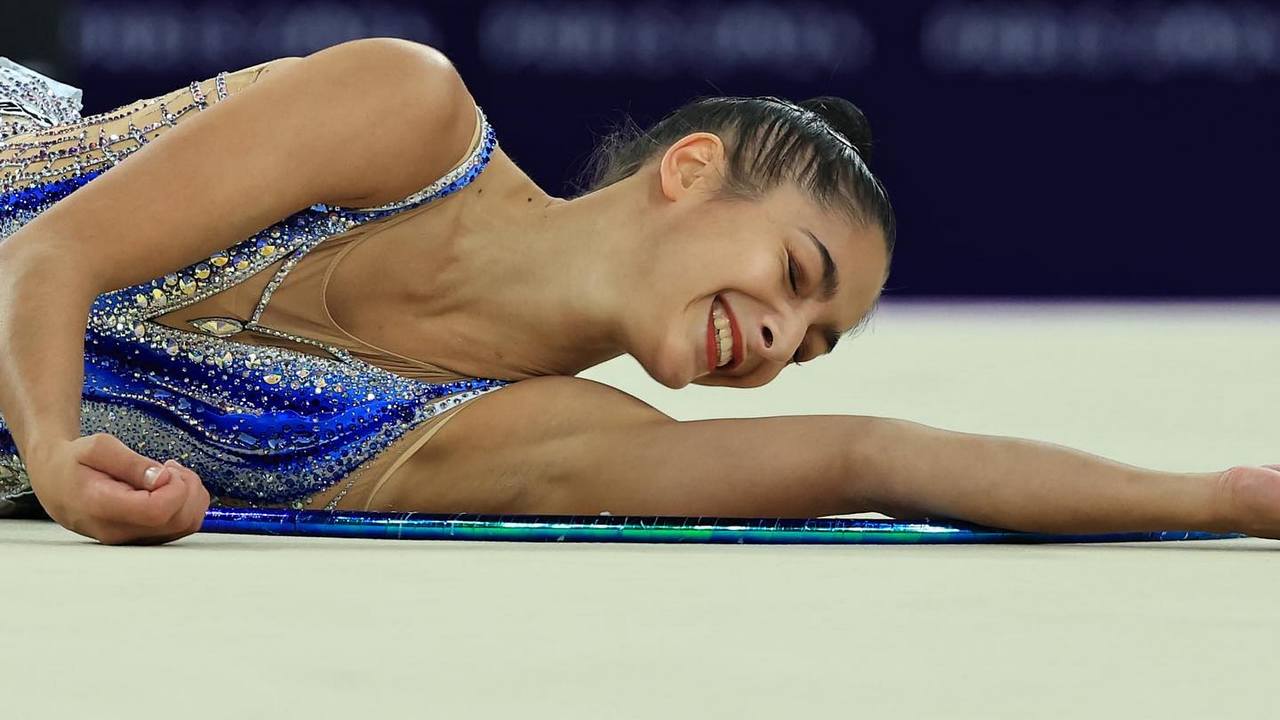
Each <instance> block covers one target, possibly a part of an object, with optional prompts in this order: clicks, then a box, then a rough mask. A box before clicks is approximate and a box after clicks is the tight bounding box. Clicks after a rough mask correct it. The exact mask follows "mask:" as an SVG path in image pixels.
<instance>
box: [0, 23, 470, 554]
mask: <svg viewBox="0 0 1280 720" xmlns="http://www.w3.org/2000/svg"><path fill="white" fill-rule="evenodd" d="M206 85H209V83H206ZM206 89H207V90H211V89H212V88H206ZM207 94H208V95H209V96H210V97H212V96H213V93H212V92H209V93H207ZM475 122H476V120H475V110H474V102H473V101H472V100H471V97H470V95H469V93H468V92H467V90H466V88H465V87H464V85H463V84H462V81H461V79H460V78H458V76H457V73H456V72H454V70H453V68H452V66H450V65H449V63H448V62H447V60H445V59H444V58H443V56H441V55H440V54H439V53H438V52H436V51H434V50H432V49H431V48H427V47H425V46H421V45H417V44H414V43H408V42H405V41H399V40H365V41H356V42H351V43H346V44H344V45H339V46H335V47H333V48H329V49H327V50H324V51H321V52H318V53H316V54H314V55H312V56H309V57H307V58H303V59H301V60H298V61H295V62H291V63H288V64H286V65H284V66H283V67H280V68H278V69H273V70H272V71H271V72H269V73H267V74H265V75H264V76H263V77H262V78H261V79H260V80H259V81H258V82H256V83H254V84H252V85H250V86H248V87H246V88H244V89H243V90H241V91H240V92H239V93H238V94H236V95H233V96H232V97H229V98H227V99H226V100H223V101H221V102H218V103H216V104H214V105H213V106H211V107H209V108H208V109H207V110H205V111H203V112H200V113H192V114H189V115H188V116H186V117H185V118H184V119H183V120H182V121H181V122H180V123H179V124H178V125H177V126H176V127H173V128H171V129H168V130H166V131H165V132H164V133H163V134H162V135H161V136H159V137H157V138H156V139H154V140H152V141H151V142H150V143H149V144H147V145H146V146H145V147H143V148H141V149H139V150H138V151H137V152H136V153H134V154H133V155H132V156H130V157H129V158H127V159H126V160H124V161H122V162H121V163H120V164H119V165H118V166H117V167H115V168H112V169H111V170H109V171H108V172H106V173H105V174H103V175H102V177H100V178H98V179H95V180H94V181H93V182H90V183H89V184H88V185H86V186H84V187H83V188H81V189H79V190H77V191H76V192H75V193H73V194H72V195H70V196H69V197H67V198H65V199H64V200H62V201H60V202H59V203H57V204H55V205H54V206H53V207H51V208H50V209H48V210H46V211H45V212H44V213H42V214H41V215H40V216H39V217H37V218H35V219H34V220H32V221H31V222H30V223H28V224H27V225H26V226H25V227H23V228H22V229H21V230H19V231H18V232H16V233H14V234H13V235H12V236H11V237H10V238H9V239H7V240H6V241H5V242H4V243H3V244H0V274H2V276H3V277H4V278H5V282H4V283H3V289H0V347H4V348H5V361H4V362H3V363H0V412H2V413H3V415H4V418H5V420H6V422H7V423H8V425H9V427H10V429H11V430H12V432H13V434H14V438H15V442H17V444H18V448H19V451H20V453H21V454H22V456H23V459H24V461H25V462H26V463H27V467H28V470H29V471H30V472H31V477H32V484H33V487H35V488H36V492H37V494H38V495H40V497H41V500H42V501H46V503H45V504H46V508H47V509H49V510H50V512H51V514H53V515H54V517H55V519H58V520H59V521H62V522H63V524H67V525H69V526H72V527H76V529H85V530H87V531H89V532H90V533H91V534H92V533H93V532H95V531H96V530H97V529H99V528H101V527H103V524H102V523H99V522H97V521H96V520H94V521H92V522H79V523H77V522H76V515H77V514H78V513H79V512H80V511H81V510H84V508H79V509H77V507H76V503H79V502H81V501H85V502H88V503H89V504H90V505H92V503H93V499H94V498H98V497H104V498H110V497H114V495H112V494H110V493H107V494H105V495H103V494H102V493H100V492H99V491H88V494H86V493H85V492H75V493H66V492H62V491H61V490H63V489H65V488H60V486H59V484H60V483H66V482H71V481H72V480H71V479H70V478H67V477H65V476H66V475H67V474H68V473H72V472H73V470H74V468H75V465H74V463H71V462H70V461H68V460H67V459H66V452H65V451H66V448H67V447H68V444H69V443H70V442H71V441H72V440H74V439H76V438H77V437H78V435H79V427H80V423H79V413H80V391H81V386H82V383H83V353H84V346H83V342H84V340H83V337H84V330H85V322H86V318H87V314H88V309H89V307H90V305H91V303H92V302H93V300H94V298H95V297H97V296H98V295H99V294H101V293H103V292H107V291H110V290H114V289H117V288H121V287H126V286H129V285H132V284H136V283H139V282H144V281H146V280H148V279H151V278H154V277H159V276H161V275H164V274H165V273H167V272H171V271H173V270H175V269H177V268H180V267H184V266H186V265H189V264H191V263H194V262H197V261H199V260H200V259H202V258H206V257H208V256H209V255H211V254H212V253H214V252H216V251H218V250H220V249H223V248H225V247H227V246H229V245H231V244H233V243H235V242H236V241H238V240H240V239H242V238H244V237H246V236H248V235H250V234H252V233H253V232H255V231H257V230H260V229H261V228H263V227H266V226H267V225H269V224H271V223H273V222H276V221H278V220H279V219H281V218H283V217H287V216H288V215H290V214H292V213H293V212H296V211H298V210H300V209H302V208H305V207H307V206H309V205H312V204H315V203H317V202H325V203H332V204H336V205H350V206H363V205H374V204H380V203H383V202H389V201H392V200H395V199H398V198H400V197H404V196H406V195H409V194H411V193H412V192H415V191H417V190H418V189H420V188H421V187H423V186H425V185H427V184H429V183H431V182H433V181H434V180H435V179H436V178H438V177H439V176H440V175H442V174H443V173H445V172H447V171H448V169H449V168H450V167H451V166H452V164H453V163H454V162H455V161H456V160H457V158H458V157H459V156H461V155H462V154H463V153H464V152H465V150H466V148H467V147H468V145H469V143H470V141H471V137H472V133H473V130H474V125H475ZM55 455H57V456H60V457H62V460H61V461H57V462H55V461H53V460H47V458H50V457H51V456H55ZM130 467H139V468H142V467H145V464H144V465H137V464H136V463H135V465H132V466H130ZM192 477H194V476H192ZM116 479H117V480H126V481H128V482H129V483H130V484H131V485H133V486H134V487H135V488H145V487H147V486H146V485H145V484H144V482H143V478H142V477H141V476H138V477H128V478H124V477H116ZM82 489H83V488H82ZM50 500H51V501H52V502H48V501H50ZM180 500H182V499H180V498H179V499H174V500H173V501H172V502H174V503H178V502H179V501H180ZM178 507H179V505H174V506H173V508H171V509H174V512H177V509H176V508H178ZM132 508H134V505H127V506H125V505H121V506H119V507H116V508H115V510H114V512H115V513H116V514H115V516H114V517H117V519H119V520H122V521H123V520H128V521H129V522H131V523H133V524H134V525H141V526H143V527H145V526H147V525H149V524H150V521H151V520H154V519H155V518H156V517H159V516H160V515H161V514H163V513H160V512H158V511H157V512H155V513H153V514H151V515H146V516H145V517H142V516H137V515H136V514H130V513H132V512H134V511H133V509H132ZM126 534H127V533H126ZM95 536H98V535H95Z"/></svg>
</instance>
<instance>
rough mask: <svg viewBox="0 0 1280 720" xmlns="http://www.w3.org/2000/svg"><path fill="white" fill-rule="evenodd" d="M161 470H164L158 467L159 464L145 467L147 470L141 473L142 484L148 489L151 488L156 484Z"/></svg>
mask: <svg viewBox="0 0 1280 720" xmlns="http://www.w3.org/2000/svg"><path fill="white" fill-rule="evenodd" d="M162 472H164V468H162V467H160V466H159V465H154V466H152V467H149V468H147V471H146V472H145V473H143V474H142V477H143V483H142V484H143V485H146V486H147V489H148V490H150V489H151V488H153V487H155V486H156V481H157V480H159V479H160V473H162Z"/></svg>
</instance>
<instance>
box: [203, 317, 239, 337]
mask: <svg viewBox="0 0 1280 720" xmlns="http://www.w3.org/2000/svg"><path fill="white" fill-rule="evenodd" d="M190 323H191V325H192V326H194V327H195V329H197V330H199V331H200V332H202V333H205V334H208V335H213V336H214V337H220V338H221V337H231V336H232V335H235V334H236V333H238V332H240V331H241V330H244V324H243V323H241V322H240V321H239V320H234V319H232V318H223V317H209V318H197V319H195V320H191V321H190Z"/></svg>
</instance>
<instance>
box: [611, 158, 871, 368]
mask: <svg viewBox="0 0 1280 720" xmlns="http://www.w3.org/2000/svg"><path fill="white" fill-rule="evenodd" d="M723 167H724V147H723V144H722V143H721V141H720V139H719V138H718V137H716V136H715V135H712V134H710V133H694V134H692V135H689V136H686V137H685V138H683V139H682V140H680V141H679V142H677V143H676V144H674V145H672V146H671V148H669V149H668V151H667V152H666V154H665V155H664V156H663V157H662V159H661V161H660V162H658V163H656V166H655V164H653V163H651V164H650V165H649V166H646V169H645V170H644V171H642V172H650V173H654V174H655V175H651V176H650V183H649V188H650V189H651V197H652V198H653V207H652V209H653V212H654V216H653V217H652V218H649V219H647V220H649V222H646V225H645V226H646V228H647V231H646V241H645V242H646V245H645V247H646V254H645V255H644V258H643V260H642V262H641V267H640V268H637V270H638V271H639V272H640V273H641V277H642V278H643V279H644V281H645V282H644V283H643V285H642V286H643V287H645V288H646V290H645V292H651V293H652V294H651V296H650V297H647V298H644V300H643V301H638V302H636V303H635V305H634V307H635V308H636V310H639V309H640V308H644V309H645V310H644V312H643V314H640V313H637V314H636V315H634V316H633V318H632V319H633V320H634V323H635V326H634V327H633V329H632V337H633V345H634V346H635V347H634V348H633V350H632V352H631V354H632V355H633V356H634V357H635V358H636V359H637V360H638V361H639V362H640V364H641V365H642V366H644V368H645V370H646V371H648V373H649V374H650V375H651V376H652V377H653V378H654V379H656V380H658V381H659V382H661V383H662V384H664V385H666V386H668V387H672V388H678V387H683V386H685V385H687V384H688V383H691V382H692V383H697V384H699V385H723V386H729V387H758V386H760V385H764V384H765V383H767V382H769V381H770V380H772V379H773V378H774V377H776V376H777V375H778V373H779V372H781V370H782V368H784V367H786V366H787V365H788V364H789V363H791V362H792V361H796V360H798V361H800V362H804V361H807V360H812V359H814V358H816V357H818V356H820V355H824V354H826V353H827V352H829V351H830V348H831V346H832V345H833V343H834V341H835V339H837V338H838V337H839V336H840V335H841V334H842V333H844V332H846V331H848V330H849V329H850V328H852V327H855V326H856V325H857V324H858V323H859V322H860V321H861V320H862V318H863V317H864V316H865V315H866V314H867V313H869V312H870V311H871V310H872V308H873V307H874V305H875V302H876V300H877V298H878V297H879V295H880V291H881V289H882V284H883V281H884V277H885V272H886V264H887V257H886V252H885V246H884V237H883V232H882V230H881V229H880V228H879V227H876V226H862V225H856V224H851V223H850V222H849V221H848V220H847V219H845V218H843V217H842V216H840V215H838V214H835V213H829V212H826V211H824V210H822V209H821V208H820V207H819V206H818V204H817V203H815V202H814V201H813V200H811V199H810V198H809V197H808V196H807V195H806V194H805V193H804V191H803V190H801V189H800V188H798V187H796V186H795V185H793V184H790V183H788V184H784V185H782V186H780V187H778V188H777V189H775V190H773V191H771V192H770V193H769V194H768V195H766V196H765V197H764V198H762V199H759V200H755V201H746V200H731V199H730V200H726V199H718V198H717V197H716V191H717V190H718V189H719V187H720V178H721V177H722V173H723Z"/></svg>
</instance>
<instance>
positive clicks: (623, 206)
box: [412, 182, 642, 379]
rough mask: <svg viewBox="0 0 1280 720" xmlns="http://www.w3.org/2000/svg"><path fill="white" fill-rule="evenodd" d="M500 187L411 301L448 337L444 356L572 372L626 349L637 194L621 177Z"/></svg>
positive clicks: (476, 370)
mask: <svg viewBox="0 0 1280 720" xmlns="http://www.w3.org/2000/svg"><path fill="white" fill-rule="evenodd" d="M496 194H497V193H491V195H490V197H488V198H485V200H484V202H483V203H480V202H477V204H476V206H475V207H472V208H470V210H469V212H470V213H471V218H472V219H471V220H469V221H464V222H463V224H464V225H469V226H470V227H464V228H463V229H462V231H461V232H459V233H458V234H457V235H456V236H455V240H454V245H453V247H451V248H450V249H449V252H448V256H449V258H450V259H449V260H448V261H447V262H446V263H445V265H444V267H443V268H441V271H440V272H439V274H438V276H437V281H435V282H432V283H429V284H428V285H429V287H423V288H422V289H423V290H424V293H423V295H422V296H420V297H415V298H413V300H412V307H414V308H415V314H417V315H418V319H419V322H420V323H421V324H422V326H423V327H431V328H432V330H431V332H430V335H431V336H432V337H434V338H438V339H443V340H444V343H443V345H439V344H435V345H436V346H435V347H434V348H433V350H435V351H438V352H436V354H439V355H440V356H441V364H442V365H445V366H447V367H450V368H452V369H454V370H457V371H459V372H463V373H466V374H475V375H489V376H497V377H505V378H511V379H520V378H525V377H531V376H537V375H574V374H577V373H578V372H581V371H582V370H585V369H586V368H589V367H591V366H593V365H596V364H598V363H601V362H604V361H605V360H609V359H611V358H614V357H617V356H618V355H621V354H622V353H623V352H625V348H626V347H628V343H627V338H626V337H624V336H623V329H622V328H623V324H622V323H620V322H619V320H620V319H621V318H623V317H624V315H623V313H625V312H627V311H628V308H627V306H626V303H625V302H624V300H625V298H627V297H631V296H632V295H631V293H632V292H633V291H632V289H631V288H630V287H629V285H630V284H631V282H630V281H631V280H632V277H631V276H630V275H629V273H628V270H629V269H630V268H631V267H633V266H634V262H633V258H632V257H631V256H630V252H629V248H631V247H633V246H634V245H633V243H632V242H631V240H632V239H633V238H634V237H635V236H634V233H635V232H636V231H637V229H638V228H636V226H635V218H636V217H641V216H642V214H641V213H640V212H638V209H637V208H632V207H631V204H632V203H633V202H634V200H632V199H631V196H632V195H633V194H634V193H630V192H628V191H627V188H626V187H624V186H622V185H617V186H613V187H610V188H606V189H604V190H601V191H598V192H595V193H592V194H590V195H586V196H583V197H580V198H575V199H573V200H562V199H559V198H554V197H551V196H549V195H547V194H546V193H544V192H542V191H541V190H539V189H538V188H537V186H536V185H533V184H532V182H530V183H529V184H528V185H525V186H518V187H516V188H512V191H509V192H504V193H502V195H503V196H502V197H493V195H496ZM521 206H523V207H521Z"/></svg>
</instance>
